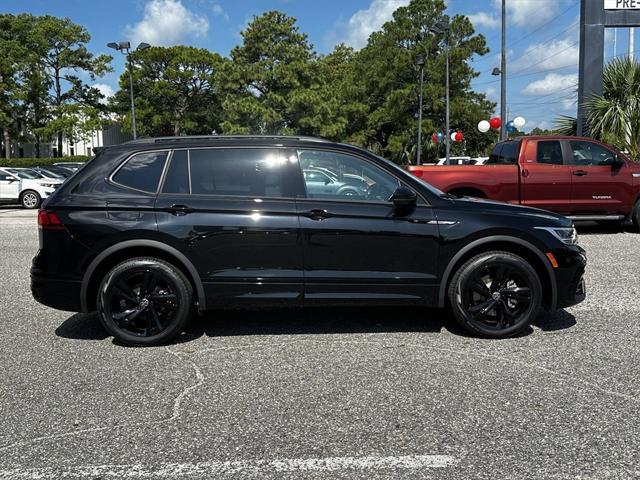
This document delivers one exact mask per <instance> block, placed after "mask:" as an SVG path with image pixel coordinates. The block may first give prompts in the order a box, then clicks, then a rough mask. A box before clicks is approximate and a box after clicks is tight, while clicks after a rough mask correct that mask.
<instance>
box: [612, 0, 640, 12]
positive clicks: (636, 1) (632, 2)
mask: <svg viewBox="0 0 640 480" xmlns="http://www.w3.org/2000/svg"><path fill="white" fill-rule="evenodd" d="M604 9H605V10H640V0H604Z"/></svg>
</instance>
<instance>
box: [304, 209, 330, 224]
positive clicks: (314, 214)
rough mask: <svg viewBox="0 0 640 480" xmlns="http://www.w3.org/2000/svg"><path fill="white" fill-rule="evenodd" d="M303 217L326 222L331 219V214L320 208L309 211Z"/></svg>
mask: <svg viewBox="0 0 640 480" xmlns="http://www.w3.org/2000/svg"><path fill="white" fill-rule="evenodd" d="M302 215H303V216H305V217H307V218H310V219H311V220H317V221H319V220H325V219H326V218H329V217H331V214H330V213H329V212H327V211H326V210H322V209H319V208H318V209H315V210H309V211H308V212H305V213H303V214H302Z"/></svg>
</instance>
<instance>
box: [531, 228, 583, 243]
mask: <svg viewBox="0 0 640 480" xmlns="http://www.w3.org/2000/svg"><path fill="white" fill-rule="evenodd" d="M536 230H546V231H547V232H549V233H550V234H551V235H553V236H554V237H556V238H557V239H558V240H560V241H561V242H562V243H565V244H567V245H577V244H578V231H577V230H576V227H568V228H563V227H536Z"/></svg>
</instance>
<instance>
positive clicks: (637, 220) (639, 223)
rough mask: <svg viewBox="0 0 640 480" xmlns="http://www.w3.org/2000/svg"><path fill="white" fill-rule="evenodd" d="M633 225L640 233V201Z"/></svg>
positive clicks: (636, 207) (636, 208) (634, 211)
mask: <svg viewBox="0 0 640 480" xmlns="http://www.w3.org/2000/svg"><path fill="white" fill-rule="evenodd" d="M633 224H634V225H635V227H636V231H638V232H640V200H638V202H637V203H636V206H635V208H634V209H633Z"/></svg>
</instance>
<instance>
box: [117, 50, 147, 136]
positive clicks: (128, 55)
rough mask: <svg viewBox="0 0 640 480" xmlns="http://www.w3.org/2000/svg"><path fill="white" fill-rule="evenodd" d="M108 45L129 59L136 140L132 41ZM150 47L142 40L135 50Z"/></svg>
mask: <svg viewBox="0 0 640 480" xmlns="http://www.w3.org/2000/svg"><path fill="white" fill-rule="evenodd" d="M107 47H109V48H113V49H114V50H118V51H119V52H121V53H122V54H123V55H125V57H126V59H127V70H128V71H129V96H130V98H131V133H132V135H133V139H134V140H136V139H137V138H138V129H137V127H136V103H135V101H134V96H133V62H132V60H131V42H126V41H125V42H117V43H116V42H111V43H107ZM150 47H151V45H149V44H148V43H145V42H141V43H140V45H138V47H137V48H136V50H135V51H136V52H137V51H139V50H146V49H147V48H150Z"/></svg>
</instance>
